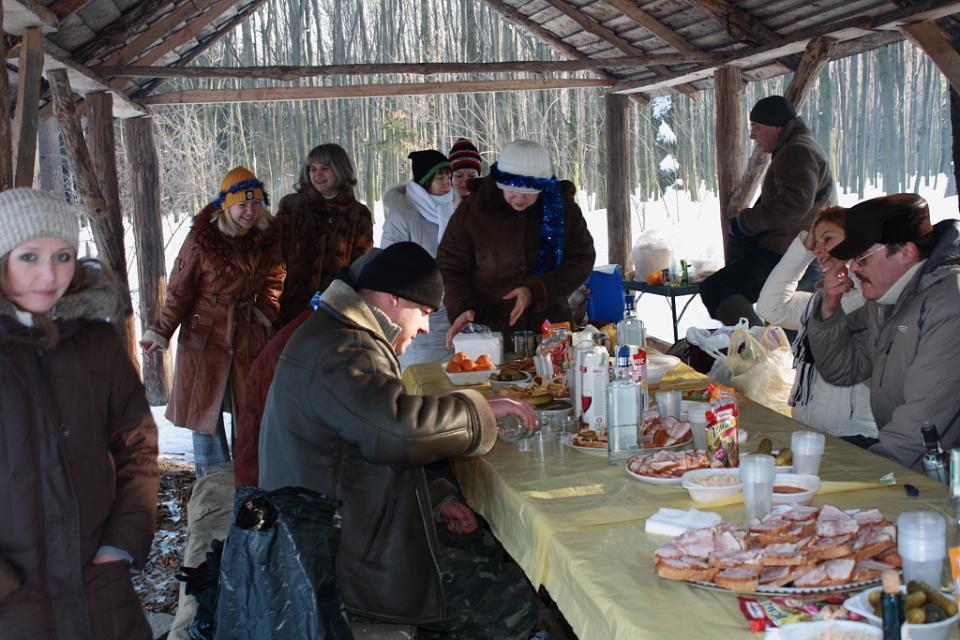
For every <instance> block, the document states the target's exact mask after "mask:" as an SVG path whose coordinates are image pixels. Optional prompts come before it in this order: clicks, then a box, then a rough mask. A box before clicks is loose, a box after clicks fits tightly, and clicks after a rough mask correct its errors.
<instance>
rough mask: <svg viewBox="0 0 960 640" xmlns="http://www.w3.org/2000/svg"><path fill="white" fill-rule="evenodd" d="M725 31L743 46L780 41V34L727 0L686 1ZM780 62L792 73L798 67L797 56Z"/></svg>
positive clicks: (798, 59) (788, 57) (798, 60)
mask: <svg viewBox="0 0 960 640" xmlns="http://www.w3.org/2000/svg"><path fill="white" fill-rule="evenodd" d="M687 2H688V3H689V4H691V5H692V6H694V7H696V8H697V9H700V10H701V11H703V12H704V13H706V14H707V15H708V16H710V17H711V18H713V19H714V20H716V21H717V23H719V25H720V26H721V27H723V28H724V29H726V31H727V33H729V34H730V37H731V38H733V39H734V40H736V41H737V42H741V43H743V44H753V45H758V44H768V43H770V42H776V41H777V40H779V39H780V34H779V33H777V32H776V31H774V30H773V29H771V28H769V27H767V25H765V24H763V22H761V21H760V19H759V18H757V17H756V16H755V15H753V14H752V13H750V12H749V11H745V10H743V9H740V8H738V7H737V6H736V5H734V4H733V3H732V2H729V1H728V0H687ZM780 62H781V63H782V64H783V65H784V66H785V67H787V68H788V69H790V70H792V71H796V70H797V67H798V66H799V65H800V58H799V57H798V56H787V57H785V58H783V59H782V60H780Z"/></svg>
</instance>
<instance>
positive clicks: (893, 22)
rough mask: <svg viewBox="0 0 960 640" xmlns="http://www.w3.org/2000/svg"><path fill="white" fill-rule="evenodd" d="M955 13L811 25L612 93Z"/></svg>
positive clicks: (945, 6) (924, 9) (916, 11)
mask: <svg viewBox="0 0 960 640" xmlns="http://www.w3.org/2000/svg"><path fill="white" fill-rule="evenodd" d="M958 12H960V0H927V1H926V2H924V3H923V4H922V5H916V6H911V7H903V8H899V9H894V10H892V11H888V12H887V13H883V14H880V15H876V16H870V15H861V16H854V17H853V18H847V19H844V20H838V21H835V22H827V23H821V24H817V25H812V26H810V27H806V28H803V29H800V30H798V31H795V32H793V33H791V34H789V35H787V36H783V37H781V38H780V39H779V40H777V41H776V42H771V43H769V44H765V45H761V46H758V47H750V48H745V49H738V50H736V51H731V52H729V53H726V54H724V56H723V60H722V61H721V62H719V63H706V64H702V65H699V66H697V67H696V68H694V69H691V70H686V71H681V72H678V73H675V74H673V75H671V76H669V77H657V78H649V79H646V80H640V81H622V82H618V83H617V84H616V85H615V86H614V87H613V92H614V93H632V92H634V91H651V90H654V89H663V88H668V87H674V86H676V85H679V84H683V83H689V82H696V81H699V80H704V79H707V78H709V77H711V76H712V75H713V72H714V71H715V70H716V69H718V68H720V67H722V66H724V65H728V64H729V65H735V66H738V67H741V68H743V67H748V66H758V65H761V64H763V63H764V62H769V61H771V60H776V59H778V58H782V57H783V56H784V55H790V54H794V53H800V52H801V51H803V50H804V48H805V47H806V46H807V43H809V42H810V40H812V39H813V38H816V37H819V36H828V37H830V38H833V39H836V40H838V41H841V42H843V41H846V40H853V39H856V38H860V37H863V36H866V35H870V34H871V32H873V31H877V30H888V29H899V27H900V26H901V25H904V24H908V23H915V22H927V21H930V20H936V19H938V18H942V17H944V16H947V15H952V14H954V13H958Z"/></svg>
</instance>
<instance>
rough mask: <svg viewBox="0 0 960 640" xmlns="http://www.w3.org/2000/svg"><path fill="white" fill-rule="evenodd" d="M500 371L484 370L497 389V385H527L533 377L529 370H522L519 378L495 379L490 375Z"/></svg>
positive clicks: (492, 385) (491, 383)
mask: <svg viewBox="0 0 960 640" xmlns="http://www.w3.org/2000/svg"><path fill="white" fill-rule="evenodd" d="M499 372H500V370H499V369H497V370H496V371H484V372H483V373H486V374H487V379H488V380H489V381H490V386H491V387H493V388H494V389H496V388H497V387H508V386H510V385H514V386H517V387H526V386H528V385H529V384H530V378H532V377H533V374H532V373H530V372H529V371H521V372H520V373H522V374H523V377H522V378H520V379H519V380H494V379H493V378H491V377H490V376H492V375H493V374H495V373H499ZM452 375H457V374H452Z"/></svg>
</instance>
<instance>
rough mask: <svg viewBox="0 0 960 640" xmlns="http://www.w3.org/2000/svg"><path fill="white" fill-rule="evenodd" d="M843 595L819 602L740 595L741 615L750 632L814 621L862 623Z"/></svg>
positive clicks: (738, 598) (828, 597)
mask: <svg viewBox="0 0 960 640" xmlns="http://www.w3.org/2000/svg"><path fill="white" fill-rule="evenodd" d="M844 598H845V596H844V595H842V594H837V595H829V596H824V597H822V598H818V599H816V600H804V599H803V598H788V597H784V596H775V597H773V598H770V599H769V600H757V599H755V598H746V597H744V596H737V602H738V603H739V604H740V612H741V613H743V617H744V618H746V619H747V623H748V625H749V628H750V631H763V630H765V629H776V628H779V627H782V626H783V625H785V624H790V623H792V622H804V621H810V620H862V618H861V617H860V616H859V615H857V614H856V613H854V612H852V611H848V610H847V609H845V608H844V607H843V601H844Z"/></svg>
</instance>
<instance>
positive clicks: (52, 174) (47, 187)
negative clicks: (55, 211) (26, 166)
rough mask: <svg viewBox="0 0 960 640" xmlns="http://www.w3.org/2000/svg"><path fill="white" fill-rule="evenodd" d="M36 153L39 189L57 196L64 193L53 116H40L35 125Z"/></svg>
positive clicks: (60, 158)
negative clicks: (38, 124) (38, 121)
mask: <svg viewBox="0 0 960 640" xmlns="http://www.w3.org/2000/svg"><path fill="white" fill-rule="evenodd" d="M37 155H38V156H39V162H37V166H38V167H39V170H40V174H39V175H38V176H37V178H38V180H37V182H38V183H39V185H40V189H43V190H44V191H48V192H50V193H52V194H54V195H56V196H57V197H61V198H62V197H63V194H64V193H65V189H64V183H63V164H62V163H61V161H62V160H63V157H62V156H61V154H60V127H59V126H57V119H56V118H53V117H48V118H41V120H40V126H39V127H37Z"/></svg>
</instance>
